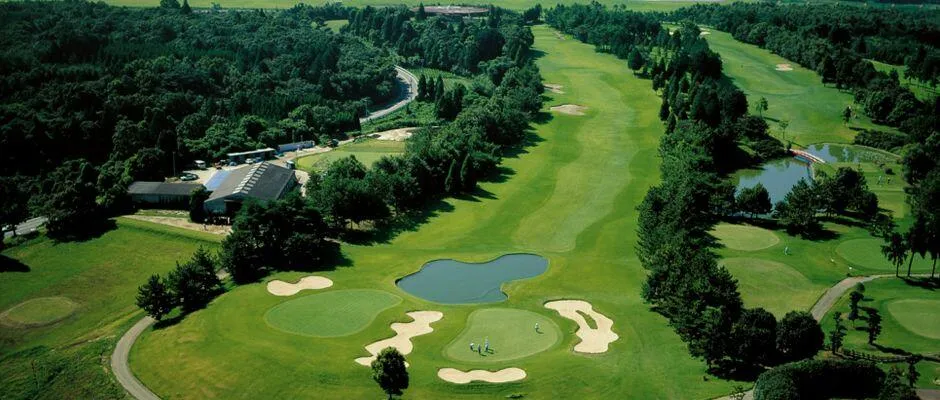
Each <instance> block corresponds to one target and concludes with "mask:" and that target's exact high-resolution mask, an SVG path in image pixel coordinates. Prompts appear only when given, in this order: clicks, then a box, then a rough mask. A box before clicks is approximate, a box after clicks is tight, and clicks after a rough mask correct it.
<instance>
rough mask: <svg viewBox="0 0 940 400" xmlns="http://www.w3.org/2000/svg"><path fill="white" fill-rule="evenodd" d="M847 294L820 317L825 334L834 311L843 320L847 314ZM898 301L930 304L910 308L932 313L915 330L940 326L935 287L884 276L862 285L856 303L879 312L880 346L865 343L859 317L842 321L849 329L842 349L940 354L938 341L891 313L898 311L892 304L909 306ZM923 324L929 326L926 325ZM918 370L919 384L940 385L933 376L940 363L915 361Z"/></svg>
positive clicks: (937, 376) (939, 371) (938, 372)
mask: <svg viewBox="0 0 940 400" xmlns="http://www.w3.org/2000/svg"><path fill="white" fill-rule="evenodd" d="M849 293H851V292H846V293H845V296H842V299H840V300H839V302H838V303H836V305H835V306H834V307H833V308H832V311H830V312H829V314H826V317H825V318H824V319H823V331H825V332H827V333H828V332H829V331H831V330H832V329H833V326H834V323H833V321H832V313H833V312H835V311H841V312H842V318H843V319H845V318H846V317H847V316H848V314H849ZM899 301H901V302H904V301H917V302H920V304H915V305H917V306H928V307H929V306H933V308H932V309H931V308H918V309H910V310H909V311H910V312H914V311H919V312H921V313H924V315H930V316H932V318H926V319H924V320H923V321H921V323H922V324H925V325H924V326H919V327H918V329H933V332H937V329H940V319H938V317H937V312H936V304H937V301H938V297H937V291H936V289H930V288H923V287H917V286H913V285H908V284H907V283H905V282H904V281H903V280H900V279H894V278H883V279H878V280H875V281H872V282H869V283H866V284H865V299H864V300H862V301H861V302H860V303H859V306H860V308H865V307H871V308H874V309H876V310H878V314H880V315H881V318H882V322H881V327H882V333H881V336H879V337H878V339H877V340H876V341H875V343H876V344H877V345H880V346H883V347H882V348H878V347H877V346H872V345H869V344H868V333H867V332H865V331H863V330H859V329H856V328H862V329H864V328H865V327H866V326H867V325H866V324H867V322H866V321H865V320H864V319H859V320H856V321H855V323H854V324H853V323H852V322H851V321H848V320H845V326H846V327H847V328H848V336H846V338H845V348H847V349H853V350H860V351H864V352H866V353H873V354H883V355H888V356H890V355H892V354H891V353H890V349H891V348H895V349H901V350H904V351H909V352H912V353H919V354H938V353H940V340H937V339H936V338H931V337H926V336H921V335H919V334H917V333H915V332H913V331H911V330H909V329H907V328H906V327H905V326H904V325H902V324H901V323H899V321H898V320H897V319H896V318H895V315H894V314H893V313H894V312H898V311H897V310H895V309H894V307H897V306H900V307H907V308H910V307H911V306H912V305H911V304H910V303H908V304H905V303H897V302H899ZM928 302H930V303H928ZM892 304H893V306H890V307H889V305H892ZM859 313H860V314H861V316H862V317H863V318H864V317H865V316H866V315H867V314H866V313H865V311H864V310H862V311H860V312H859ZM926 324H931V325H929V326H927V325H926ZM901 367H903V369H904V370H905V371H906V370H907V366H906V365H901ZM918 370H919V371H920V373H921V377H920V379H919V380H918V386H919V387H923V388H933V389H937V388H940V385H938V384H936V383H934V380H935V379H940V363H935V362H933V363H932V362H921V363H919V364H918Z"/></svg>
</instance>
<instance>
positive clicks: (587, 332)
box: [545, 300, 620, 353]
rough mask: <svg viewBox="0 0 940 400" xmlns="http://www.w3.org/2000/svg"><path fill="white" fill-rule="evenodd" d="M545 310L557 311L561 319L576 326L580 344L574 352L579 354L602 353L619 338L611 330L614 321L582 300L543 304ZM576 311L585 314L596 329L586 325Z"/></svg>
mask: <svg viewBox="0 0 940 400" xmlns="http://www.w3.org/2000/svg"><path fill="white" fill-rule="evenodd" d="M545 308H550V309H552V310H555V311H558V313H559V314H561V316H562V317H565V318H568V319H570V320H572V321H574V322H576V323H577V324H578V331H577V332H576V334H577V335H578V337H579V338H581V343H578V344H576V345H575V346H574V351H577V352H579V353H603V352H605V351H607V346H608V345H609V344H610V343H611V342H613V341H615V340H617V339H619V338H620V336H617V334H616V333H614V332H613V330H611V328H613V326H614V321H612V320H611V319H610V318H607V317H606V316H604V315H603V314H601V313H598V312H596V311H594V307H592V306H591V303H588V302H586V301H583V300H557V301H550V302H548V303H545ZM578 311H580V312H582V313H585V314H587V315H588V316H589V317H591V319H593V320H594V324H595V325H596V326H597V328H596V329H592V328H591V326H590V325H588V323H587V321H586V320H585V319H584V316H583V315H581V314H580V313H578Z"/></svg>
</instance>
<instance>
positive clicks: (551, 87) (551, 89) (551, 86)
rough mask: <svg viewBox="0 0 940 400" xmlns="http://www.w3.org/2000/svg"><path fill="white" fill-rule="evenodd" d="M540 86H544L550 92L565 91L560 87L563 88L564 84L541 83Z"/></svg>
mask: <svg viewBox="0 0 940 400" xmlns="http://www.w3.org/2000/svg"><path fill="white" fill-rule="evenodd" d="M542 86H544V87H545V88H546V89H548V91H549V92H552V93H558V94H564V93H565V91H564V90H561V89H562V88H564V86H561V85H559V84H557V83H543V84H542Z"/></svg>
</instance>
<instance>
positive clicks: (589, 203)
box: [131, 26, 731, 399]
mask: <svg viewBox="0 0 940 400" xmlns="http://www.w3.org/2000/svg"><path fill="white" fill-rule="evenodd" d="M534 33H535V35H536V44H535V47H536V49H537V51H539V53H540V54H541V55H542V57H541V58H540V59H539V60H538V64H539V67H540V68H541V71H542V73H543V75H544V76H545V79H546V81H547V82H553V83H558V84H562V85H564V86H565V88H566V94H563V95H552V96H553V98H551V99H550V100H549V101H548V102H547V103H546V107H548V106H551V105H555V104H560V103H576V104H583V105H586V106H588V107H589V110H588V113H587V115H586V116H583V117H574V116H562V115H556V116H555V117H554V119H552V120H551V121H550V122H548V123H546V124H543V125H538V126H536V129H537V133H538V136H539V138H540V141H539V143H538V144H537V145H535V146H532V147H529V148H527V149H526V150H527V151H526V154H523V155H521V156H520V157H519V158H510V159H507V160H506V162H505V166H506V167H507V168H508V169H509V170H511V171H512V172H511V173H510V174H509V177H508V181H507V182H505V183H484V184H482V185H481V186H482V187H481V191H480V192H479V193H478V194H479V196H477V197H475V198H473V199H462V200H454V199H451V200H447V201H446V204H444V205H442V206H441V208H442V209H448V210H449V211H448V212H444V213H440V214H438V215H435V216H433V217H432V218H431V219H430V221H429V222H428V223H426V224H424V225H422V226H421V227H420V228H419V229H418V230H417V231H414V232H408V233H404V234H402V235H400V236H398V237H397V238H395V239H394V240H393V241H392V242H391V243H390V244H382V245H375V246H369V247H360V246H344V248H343V249H344V252H345V254H346V256H347V257H348V258H349V259H350V260H351V263H352V265H353V266H352V267H349V268H345V267H342V268H340V269H338V270H336V271H332V272H327V273H326V274H325V275H327V276H329V277H330V278H332V279H333V280H334V281H335V282H336V285H335V286H334V289H331V290H338V289H345V288H377V289H384V290H387V291H389V292H392V293H396V294H399V295H401V296H402V297H403V298H404V299H405V300H404V303H403V304H402V305H400V306H398V307H395V308H392V309H390V310H387V311H385V312H383V313H381V314H380V315H379V317H378V318H377V320H376V322H374V323H373V324H372V325H371V326H370V327H369V328H367V329H366V330H364V331H363V332H360V333H357V334H355V335H352V336H349V337H343V338H335V339H328V340H327V339H323V340H312V339H310V338H306V337H302V336H297V335H289V334H283V333H280V332H277V331H275V330H272V329H269V328H267V327H266V326H265V324H264V321H263V319H262V315H263V314H264V312H265V311H266V310H267V309H268V308H270V307H272V306H273V305H275V304H278V303H280V302H282V301H284V300H283V299H281V298H275V297H274V296H271V295H269V294H267V293H266V291H265V290H264V287H263V285H261V284H258V285H249V286H244V287H239V288H237V289H235V290H233V291H232V292H230V293H228V294H225V295H223V296H222V297H221V298H219V299H218V300H217V301H216V302H214V303H213V304H212V305H211V306H210V307H209V308H208V309H207V310H203V311H199V312H197V313H195V314H193V315H191V316H189V317H188V318H186V319H185V320H184V321H183V322H181V323H180V324H178V325H176V326H173V327H170V328H167V329H163V330H158V331H151V332H147V333H145V334H144V336H143V337H142V339H141V341H140V342H139V343H138V345H136V346H135V347H134V349H133V351H132V354H131V366H132V368H134V370H135V372H136V373H137V374H138V375H139V377H140V378H141V379H142V380H143V381H144V382H145V383H146V384H147V385H149V386H150V387H152V388H153V389H154V390H155V391H156V393H158V394H160V395H162V396H164V397H168V398H172V397H204V398H233V397H258V396H261V395H262V394H263V395H264V396H266V397H281V398H309V397H317V398H363V397H377V396H380V395H381V393H380V392H379V389H378V387H377V386H376V385H375V383H374V382H372V380H371V379H370V378H369V371H368V369H367V368H364V367H362V366H359V365H357V364H355V363H354V362H353V359H354V358H356V357H359V356H364V355H367V354H366V353H365V351H364V350H363V347H364V346H365V345H366V344H369V343H372V342H373V341H376V340H379V339H382V338H385V337H389V336H391V335H392V334H393V332H392V331H391V330H390V329H389V328H388V324H389V323H391V322H394V321H408V320H409V319H408V317H407V316H405V315H404V313H405V312H406V311H409V310H439V311H442V312H444V318H443V319H442V320H441V321H439V322H436V323H435V324H434V325H433V327H434V332H433V333H431V334H428V335H424V336H420V337H418V338H416V339H415V340H414V343H415V350H414V352H413V353H411V354H410V355H409V356H407V358H408V360H409V362H410V363H411V365H412V366H411V368H410V369H409V372H410V375H411V386H410V388H409V389H408V390H407V393H406V395H407V396H409V397H411V398H446V397H454V396H457V395H460V396H461V397H466V398H470V397H473V398H494V397H497V396H499V397H502V396H505V395H507V394H510V393H526V394H527V395H528V396H530V397H531V398H586V397H591V398H598V397H623V396H624V395H627V396H628V397H631V398H682V399H687V398H705V397H710V396H718V395H724V394H727V393H728V392H729V391H730V388H731V384H730V383H727V382H720V381H716V380H709V381H708V382H703V381H702V375H703V374H704V371H705V368H704V365H703V364H702V363H701V362H699V361H695V360H692V359H690V358H689V356H688V353H687V350H686V347H685V345H684V344H683V343H682V342H681V341H679V339H678V338H677V337H676V335H675V334H674V333H673V331H672V329H671V328H669V327H668V326H667V325H666V321H665V319H663V318H662V317H660V316H659V315H657V314H654V313H651V312H650V311H649V309H648V306H646V305H645V304H643V302H642V300H641V299H640V297H639V292H640V283H641V282H642V280H643V278H644V275H645V272H644V271H643V270H642V268H641V267H640V265H639V263H638V261H637V260H636V257H635V254H634V250H633V249H634V246H635V241H636V237H635V234H634V232H635V229H636V211H635V208H636V206H637V204H639V202H640V201H641V199H642V198H643V196H644V195H645V193H646V191H647V190H648V188H649V187H650V185H652V184H654V183H656V182H657V181H658V175H659V173H658V164H659V161H658V156H657V151H656V148H657V143H658V140H659V137H660V135H661V133H662V125H661V123H660V122H659V120H658V119H657V117H656V114H657V111H658V107H659V103H660V101H659V99H658V98H657V97H656V96H655V95H654V93H653V92H652V91H651V90H650V84H649V81H643V80H639V79H636V78H634V77H633V75H632V73H630V72H629V70H628V69H627V67H626V65H625V63H624V62H623V61H620V60H616V59H615V58H613V57H610V56H608V55H602V54H598V53H595V52H594V50H593V48H592V47H591V46H588V45H584V44H581V43H578V42H577V41H576V40H573V39H570V38H569V39H567V40H564V41H562V40H559V39H558V38H556V37H555V35H554V34H552V33H551V32H550V30H549V29H548V28H546V27H542V26H540V27H536V28H535V29H534ZM519 251H525V252H535V253H539V254H541V255H544V256H546V257H547V258H548V259H549V260H550V266H549V269H548V271H547V272H546V273H545V274H544V275H542V276H539V277H536V278H533V279H529V280H525V281H520V282H514V283H510V284H508V285H506V286H505V287H504V290H505V291H506V292H507V293H508V294H509V300H508V301H507V302H505V303H501V304H500V307H512V308H519V309H524V310H528V311H532V312H535V313H539V314H541V315H543V316H547V317H549V318H551V319H552V320H553V321H555V322H556V323H557V324H558V325H559V327H560V328H561V329H562V331H563V332H564V337H563V338H562V341H561V343H560V344H558V345H556V346H554V347H552V348H551V349H549V350H547V351H546V352H543V353H539V354H537V355H534V356H531V357H527V358H524V359H520V360H515V361H507V362H498V363H491V364H487V365H486V367H487V368H489V369H496V368H502V367H510V366H517V367H521V368H523V369H525V370H526V372H527V373H528V378H526V380H525V381H523V382H520V383H513V384H504V385H484V384H472V385H464V386H459V385H453V384H448V383H445V382H443V381H441V380H440V379H438V378H437V377H436V371H437V369H438V368H442V367H455V368H463V369H467V368H471V367H475V368H479V367H480V364H479V363H474V364H464V363H460V362H455V361H452V360H449V359H447V358H445V356H444V355H443V354H442V353H443V351H444V349H445V348H446V347H447V345H448V344H449V343H450V342H451V341H452V340H453V339H454V338H456V337H458V336H459V335H460V333H461V332H462V331H463V329H464V328H465V322H466V320H467V317H468V315H469V314H470V313H471V312H472V311H473V310H475V309H478V308H479V307H474V306H443V305H437V304H429V303H427V302H424V301H422V300H420V299H417V298H415V297H412V296H408V295H407V294H405V293H403V292H401V291H399V290H398V289H397V288H396V287H395V286H394V282H395V279H396V278H398V277H401V276H403V275H406V274H408V273H411V272H414V271H415V270H417V269H418V268H420V266H421V265H422V264H423V263H424V262H426V261H427V260H431V259H436V258H458V259H461V260H468V261H484V260H487V259H492V258H493V257H495V256H497V255H500V254H504V253H510V252H519ZM301 275H302V274H299V273H292V274H283V275H280V276H277V278H282V279H296V278H298V277H300V276H301ZM560 298H578V299H585V300H587V301H590V302H591V303H593V304H594V306H595V309H596V310H598V311H599V312H601V313H604V314H605V315H608V316H610V317H611V318H612V319H613V320H614V330H615V331H616V332H617V333H618V334H619V335H620V340H618V341H616V342H614V343H613V344H612V346H611V350H610V351H609V352H608V353H606V354H603V355H596V356H590V357H586V356H582V355H576V354H574V353H573V352H572V351H571V348H572V346H573V345H574V343H575V342H576V341H577V339H576V337H575V336H574V334H573V333H574V331H575V329H576V325H575V324H574V323H573V322H571V321H568V320H566V319H563V318H560V317H558V316H557V314H555V313H553V312H551V311H550V310H547V309H545V308H544V307H543V306H542V304H543V303H544V302H545V301H549V300H554V299H560ZM259 372H262V373H263V374H264V376H263V379H258V378H259V377H258V376H257V374H258V373H259Z"/></svg>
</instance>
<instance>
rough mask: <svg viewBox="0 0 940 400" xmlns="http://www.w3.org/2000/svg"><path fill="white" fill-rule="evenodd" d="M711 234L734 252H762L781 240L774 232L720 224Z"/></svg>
mask: <svg viewBox="0 0 940 400" xmlns="http://www.w3.org/2000/svg"><path fill="white" fill-rule="evenodd" d="M711 234H712V235H714V236H715V237H716V238H718V240H719V241H721V244H722V245H724V246H725V247H727V248H729V249H734V250H744V251H755V250H762V249H766V248H768V247H771V246H773V245H776V244H777V243H780V238H778V237H777V235H776V234H774V233H773V232H772V231H769V230H767V229H764V228H758V227H756V226H749V225H732V224H719V225H717V226H715V228H714V229H713V230H712V231H711Z"/></svg>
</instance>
